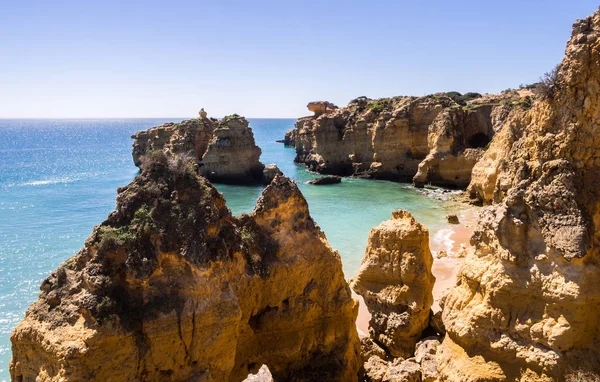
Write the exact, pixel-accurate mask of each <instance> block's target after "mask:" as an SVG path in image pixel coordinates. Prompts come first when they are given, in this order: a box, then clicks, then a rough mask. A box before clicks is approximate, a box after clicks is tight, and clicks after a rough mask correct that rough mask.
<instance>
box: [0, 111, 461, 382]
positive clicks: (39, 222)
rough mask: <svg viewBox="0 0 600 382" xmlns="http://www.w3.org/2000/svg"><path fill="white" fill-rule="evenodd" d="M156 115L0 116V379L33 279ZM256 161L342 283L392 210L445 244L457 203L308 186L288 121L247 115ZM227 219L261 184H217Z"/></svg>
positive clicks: (80, 230)
mask: <svg viewBox="0 0 600 382" xmlns="http://www.w3.org/2000/svg"><path fill="white" fill-rule="evenodd" d="M182 119H183V118H160V119H82V120H74V119H69V120H48V119H44V120H33V119H31V120H0V381H8V380H9V379H10V376H9V373H8V362H9V360H10V357H11V348H10V340H9V337H10V333H11V331H12V330H13V329H14V327H15V326H16V325H17V324H18V322H19V321H20V320H21V319H22V318H23V317H24V314H25V311H26V310H27V307H28V306H29V305H30V304H31V303H32V302H33V301H35V299H36V298H37V296H38V294H39V285H40V282H41V281H42V280H43V279H44V278H45V277H47V276H48V274H49V273H50V272H51V271H52V270H54V269H55V268H56V267H57V266H58V265H59V264H60V263H62V262H63V261H65V260H66V259H67V258H69V257H71V256H73V255H74V254H75V253H76V252H77V251H78V250H79V249H80V248H81V247H82V246H83V243H84V241H85V239H86V238H87V237H88V236H89V234H90V233H91V232H92V228H93V227H94V226H95V225H97V224H100V223H101V222H102V221H103V220H104V219H105V218H106V217H107V215H108V213H109V212H110V211H111V210H112V209H114V207H115V198H116V189H117V187H119V186H123V185H126V184H127V183H129V182H130V181H131V180H132V179H133V178H134V177H135V176H136V174H137V173H138V169H137V168H136V167H135V166H134V165H133V161H132V159H131V144H132V139H131V134H133V133H135V132H136V131H139V130H145V129H148V128H150V127H152V126H156V125H160V124H163V123H165V122H178V121H181V120H182ZM249 121H250V126H251V127H252V129H253V131H254V136H255V139H256V143H257V144H258V145H259V146H260V147H261V149H262V156H261V161H262V162H263V163H264V164H270V163H275V164H277V166H279V168H280V169H281V170H282V171H283V172H284V173H285V174H286V175H287V176H289V177H290V178H292V179H294V180H295V181H296V182H297V183H298V185H299V187H300V189H301V190H302V193H303V194H304V196H305V197H306V199H307V201H308V204H309V208H310V213H311V215H312V216H313V218H314V219H315V221H316V222H317V224H318V225H319V226H320V227H321V229H322V230H323V231H324V232H325V234H326V236H327V239H328V240H329V243H330V244H331V245H332V247H333V248H335V249H336V250H338V251H339V253H340V255H341V258H342V262H343V266H344V273H345V276H346V278H348V279H349V278H352V277H354V275H355V274H356V271H357V270H358V267H359V265H360V262H361V260H362V257H363V255H364V251H365V248H366V244H367V237H368V234H369V230H370V229H371V228H372V227H374V226H376V225H378V224H379V223H381V222H382V221H384V220H387V219H389V218H390V217H391V213H392V211H393V210H394V209H398V208H402V209H407V210H409V211H411V212H412V213H413V214H414V216H415V217H416V218H417V220H418V221H420V222H421V223H424V224H425V225H426V226H427V227H428V228H429V230H430V238H431V244H432V248H434V249H435V248H444V247H448V246H449V245H451V243H450V242H449V235H450V234H451V232H452V230H451V228H450V226H449V225H448V224H447V223H446V221H445V215H446V214H447V213H449V212H454V213H456V212H457V211H456V209H457V208H459V207H457V205H456V204H453V203H449V202H446V201H443V200H441V199H443V198H444V197H445V196H446V195H448V194H446V193H443V192H440V191H439V190H437V191H436V190H433V191H432V192H431V190H430V192H427V193H424V192H423V191H422V190H417V189H415V188H413V187H412V186H410V185H409V184H402V183H393V182H386V181H375V180H365V179H353V178H344V179H343V181H342V183H341V184H337V185H330V186H313V185H308V184H306V182H307V181H308V180H310V179H313V178H315V177H316V176H317V175H315V174H312V173H309V172H308V171H307V170H306V169H305V168H304V167H302V166H300V165H297V164H295V163H294V162H293V159H294V156H295V151H294V149H293V148H286V147H284V146H283V144H281V143H277V142H275V141H276V140H277V139H282V138H283V135H284V134H285V131H286V130H288V129H291V128H292V127H293V125H294V122H295V120H293V119H258V118H251V119H249ZM217 188H218V189H219V191H221V192H222V193H223V195H224V196H225V199H226V200H227V204H228V206H229V208H230V209H231V211H232V212H233V213H234V214H239V213H242V212H250V211H252V209H253V208H254V204H255V202H256V199H257V198H258V196H259V195H260V193H261V190H262V187H261V186H232V185H217Z"/></svg>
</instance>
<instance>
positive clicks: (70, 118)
mask: <svg viewBox="0 0 600 382" xmlns="http://www.w3.org/2000/svg"><path fill="white" fill-rule="evenodd" d="M240 116H241V117H244V118H246V119H298V118H303V117H246V116H243V115H240ZM225 117H226V115H224V116H222V117H213V118H218V119H223V118H225ZM304 117H307V116H304ZM168 118H173V119H197V118H198V117H2V116H0V120H20V119H29V120H33V119H48V120H49V119H68V120H77V119H168ZM209 118H210V117H209Z"/></svg>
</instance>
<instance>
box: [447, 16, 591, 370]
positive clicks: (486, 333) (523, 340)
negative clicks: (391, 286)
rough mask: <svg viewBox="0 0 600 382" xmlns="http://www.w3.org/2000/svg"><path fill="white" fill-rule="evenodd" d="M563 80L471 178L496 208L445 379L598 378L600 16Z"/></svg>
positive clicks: (460, 307) (463, 287)
mask: <svg viewBox="0 0 600 382" xmlns="http://www.w3.org/2000/svg"><path fill="white" fill-rule="evenodd" d="M557 73H558V74H557V76H556V79H555V81H553V83H552V84H551V85H552V86H551V87H549V88H548V89H547V90H549V91H548V92H547V94H548V95H547V98H546V99H544V100H539V101H537V102H536V103H535V104H534V106H533V108H532V109H531V110H530V111H528V112H526V113H522V114H521V115H516V116H514V118H512V119H511V121H510V128H509V129H507V130H505V131H503V133H501V134H502V136H501V138H502V139H501V140H498V141H496V138H499V136H497V137H496V138H494V141H495V142H494V143H492V148H493V152H492V151H491V150H490V152H488V154H486V158H484V159H485V160H486V161H487V163H488V164H490V166H489V168H488V170H489V171H487V172H486V171H481V172H479V175H480V176H478V178H477V179H475V178H474V179H473V182H472V189H473V190H474V191H473V192H475V193H476V194H478V195H479V196H480V197H481V198H482V199H483V200H485V201H486V202H488V203H494V204H493V205H491V206H489V207H486V208H484V209H483V211H482V212H481V215H480V221H479V223H478V227H477V229H476V231H475V234H474V236H473V238H472V244H473V245H474V246H475V249H476V251H475V253H474V254H469V255H467V257H466V259H465V261H464V263H463V266H462V268H461V270H460V272H459V276H458V283H457V286H456V287H455V288H453V289H452V290H451V291H450V293H449V294H448V296H447V298H446V300H445V306H444V310H443V321H444V325H445V328H446V331H447V334H446V337H445V339H444V341H443V343H442V345H441V346H440V348H439V349H438V353H441V355H440V358H439V370H440V374H441V377H442V380H444V381H461V382H464V381H504V380H520V381H561V380H564V379H565V378H567V377H568V375H569V374H570V373H572V372H573V369H580V370H578V371H577V372H578V373H580V374H581V375H591V374H593V373H596V374H597V373H600V354H599V353H600V351H599V350H598V349H600V348H599V346H598V345H599V342H600V336H599V333H600V331H599V326H598V322H600V308H599V306H600V288H598V280H599V279H600V268H599V266H598V264H599V252H598V248H600V246H599V245H600V235H599V234H598V232H596V227H597V226H598V224H599V222H600V209H599V207H600V184H598V183H599V182H600V150H599V149H598V148H599V147H600V12H596V13H594V14H593V15H592V16H590V17H588V18H587V19H585V20H580V21H577V22H576V23H575V25H574V27H573V34H572V36H571V39H570V41H569V43H568V44H567V49H566V57H565V58H564V60H563V61H562V63H561V64H560V66H559V69H558V72H557ZM480 163H482V162H480ZM482 166H483V165H482Z"/></svg>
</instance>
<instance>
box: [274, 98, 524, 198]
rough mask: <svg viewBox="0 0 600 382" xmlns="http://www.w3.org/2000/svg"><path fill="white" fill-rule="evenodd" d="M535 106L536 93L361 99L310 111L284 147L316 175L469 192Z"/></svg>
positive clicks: (315, 105) (289, 134)
mask: <svg viewBox="0 0 600 382" xmlns="http://www.w3.org/2000/svg"><path fill="white" fill-rule="evenodd" d="M532 102H533V93H532V92H531V91H529V90H520V91H516V90H510V91H505V92H502V93H501V94H497V95H490V94H486V95H481V94H477V93H467V94H465V95H461V94H460V93H456V92H451V93H438V94H433V95H429V96H425V97H393V98H383V99H377V100H372V99H369V98H366V97H359V98H356V99H354V100H352V101H350V103H349V104H348V105H347V106H346V107H343V108H337V106H335V105H333V106H332V104H330V103H328V102H324V101H319V102H311V103H309V104H308V109H309V110H310V111H313V112H314V113H315V114H314V115H313V116H310V117H304V118H300V119H298V121H297V122H296V125H295V127H294V129H293V130H290V131H288V132H287V133H286V135H285V138H284V143H285V144H286V145H291V146H294V147H295V148H296V154H297V155H296V159H295V160H296V162H298V163H303V164H305V165H306V166H307V167H308V168H309V169H310V170H311V171H316V172H320V173H323V174H332V175H341V176H349V175H353V176H361V177H368V178H375V179H387V180H396V181H404V182H413V184H414V185H416V186H418V187H422V186H423V185H425V184H427V183H430V184H434V185H440V186H447V187H457V188H466V187H467V185H468V184H469V182H470V180H471V170H472V168H473V166H474V165H475V164H476V163H477V162H478V161H479V160H480V159H481V157H482V156H483V153H484V152H485V150H486V149H487V145H488V144H489V142H490V141H491V140H492V139H493V137H494V136H495V135H496V134H497V133H498V132H499V131H500V130H501V129H502V126H503V125H504V122H505V121H506V120H507V119H508V118H509V116H510V115H511V114H512V113H513V112H518V111H521V110H523V109H527V108H529V107H530V106H531V103H532Z"/></svg>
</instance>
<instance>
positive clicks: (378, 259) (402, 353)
mask: <svg viewBox="0 0 600 382" xmlns="http://www.w3.org/2000/svg"><path fill="white" fill-rule="evenodd" d="M432 263H433V258H432V256H431V251H430V250H429V232H428V231H427V228H425V226H423V225H421V224H419V223H417V222H416V221H415V219H414V218H413V217H412V215H411V214H410V213H409V212H407V211H403V210H397V211H394V212H393V217H392V219H390V220H388V221H385V222H383V223H381V224H380V225H379V226H377V227H375V228H373V229H372V230H371V233H370V234H369V243H368V246H367V250H366V253H365V257H364V259H363V261H362V264H361V267H360V269H359V271H358V275H357V276H356V279H355V280H354V281H353V282H352V289H354V291H356V293H358V294H360V295H361V296H362V297H363V298H364V300H365V303H366V305H367V307H368V308H369V312H370V313H371V320H370V322H369V334H370V336H371V337H372V338H373V340H374V341H375V342H376V343H378V344H380V345H381V346H383V347H384V348H385V350H386V351H387V352H388V353H389V354H391V355H392V356H393V357H409V356H411V355H412V354H413V352H414V350H415V344H416V343H417V341H418V340H419V339H420V338H421V333H422V332H423V330H424V329H425V328H426V327H427V326H428V323H429V313H430V312H429V311H430V308H431V305H432V303H433V294H432V291H433V283H434V281H435V278H434V277H433V274H432V273H431V266H432Z"/></svg>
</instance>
